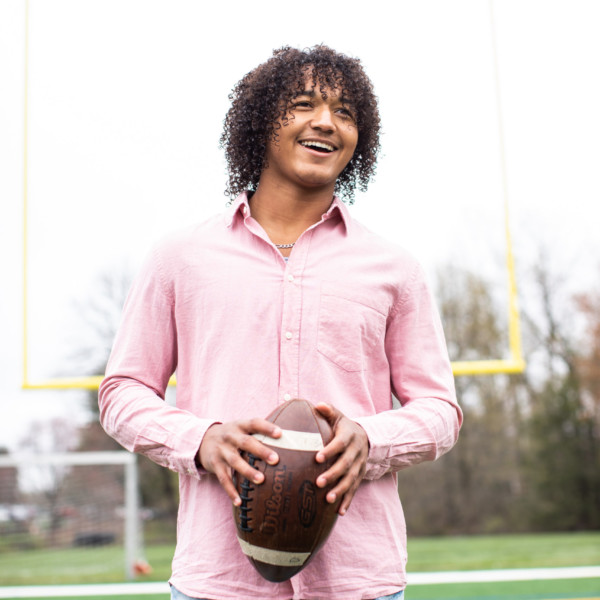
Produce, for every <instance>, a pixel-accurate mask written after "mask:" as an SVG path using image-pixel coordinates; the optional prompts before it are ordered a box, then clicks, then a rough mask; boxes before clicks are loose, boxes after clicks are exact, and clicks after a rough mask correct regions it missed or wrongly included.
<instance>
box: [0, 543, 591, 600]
mask: <svg viewBox="0 0 600 600" xmlns="http://www.w3.org/2000/svg"><path fill="white" fill-rule="evenodd" d="M172 552H173V547H172V546H171V545H163V546H151V547H149V548H147V550H146V558H147V559H148V562H149V563H150V564H151V565H152V568H153V572H152V574H151V575H148V576H144V577H140V579H139V580H140V581H166V580H167V579H168V577H169V574H170V562H171V556H172ZM409 557H410V559H409V565H408V570H409V572H410V573H417V572H431V571H455V570H463V571H470V570H481V569H509V568H531V567H569V566H588V565H599V564H600V532H588V533H576V534H542V535H497V536H472V537H462V536H461V537H440V538H415V539H412V540H410V541H409ZM122 560H123V558H122V549H116V548H114V547H104V548H95V549H76V550H75V549H67V550H55V551H42V550H31V551H25V552H13V553H2V554H0V585H6V586H8V585H43V584H75V583H107V582H111V583H117V582H122V581H124V577H123V565H122ZM106 565H108V568H105V566H106ZM106 598H109V597H108V596H96V597H91V596H88V597H86V600H101V599H106ZM167 598H168V595H162V594H158V595H157V594H150V595H144V596H127V598H126V600H167ZM473 598H480V599H482V600H483V599H485V600H501V599H506V598H516V599H520V600H534V599H536V600H537V599H540V600H553V599H558V598H560V599H576V598H577V599H584V598H585V599H592V598H593V599H599V600H600V581H599V580H592V579H575V580H552V581H520V582H498V583H468V584H467V583H462V584H458V583H457V584H437V585H414V586H412V587H410V586H409V588H408V589H407V592H406V600H461V599H465V600H466V599H473ZM33 600H35V599H33ZM59 600H61V599H59ZM62 600H67V598H66V597H65V598H63V599H62Z"/></svg>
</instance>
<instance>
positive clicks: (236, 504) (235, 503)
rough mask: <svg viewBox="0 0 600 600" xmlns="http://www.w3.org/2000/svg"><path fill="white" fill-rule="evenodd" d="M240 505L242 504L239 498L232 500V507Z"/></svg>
mask: <svg viewBox="0 0 600 600" xmlns="http://www.w3.org/2000/svg"><path fill="white" fill-rule="evenodd" d="M241 504H242V499H241V498H239V497H238V498H235V499H234V500H233V505H234V506H240V505H241Z"/></svg>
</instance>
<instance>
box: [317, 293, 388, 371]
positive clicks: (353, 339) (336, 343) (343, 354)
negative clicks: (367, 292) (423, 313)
mask: <svg viewBox="0 0 600 600" xmlns="http://www.w3.org/2000/svg"><path fill="white" fill-rule="evenodd" d="M385 322H386V317H385V316H384V315H383V314H382V313H380V312H379V311H378V310H376V309H375V308H372V307H371V306H368V305H367V304H365V303H364V299H361V298H357V297H356V296H350V294H346V293H345V292H343V291H341V290H334V289H331V288H329V287H323V289H322V290H321V300H320V305H319V328H318V333H317V350H318V351H319V352H320V353H321V354H322V355H323V356H326V357H327V358H328V359H329V360H330V361H331V362H333V363H335V364H336V365H338V366H339V367H341V368H342V369H344V370H345V371H363V370H365V369H366V368H367V365H368V363H369V362H370V361H369V359H372V358H373V357H374V355H379V354H383V352H384V350H383V346H384V338H385Z"/></svg>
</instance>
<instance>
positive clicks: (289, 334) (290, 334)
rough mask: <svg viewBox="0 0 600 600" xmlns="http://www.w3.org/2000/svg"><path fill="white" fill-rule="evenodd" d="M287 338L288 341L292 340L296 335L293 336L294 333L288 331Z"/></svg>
mask: <svg viewBox="0 0 600 600" xmlns="http://www.w3.org/2000/svg"><path fill="white" fill-rule="evenodd" d="M285 337H286V338H287V339H288V340H291V339H292V338H293V337H294V335H293V334H292V332H291V331H286V332H285Z"/></svg>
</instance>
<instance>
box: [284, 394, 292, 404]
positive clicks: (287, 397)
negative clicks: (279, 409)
mask: <svg viewBox="0 0 600 600" xmlns="http://www.w3.org/2000/svg"><path fill="white" fill-rule="evenodd" d="M283 399H284V400H285V401H286V402H287V401H288V400H291V399H292V397H291V396H290V394H284V395H283Z"/></svg>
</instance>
